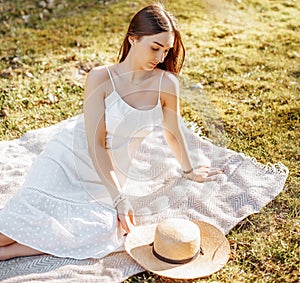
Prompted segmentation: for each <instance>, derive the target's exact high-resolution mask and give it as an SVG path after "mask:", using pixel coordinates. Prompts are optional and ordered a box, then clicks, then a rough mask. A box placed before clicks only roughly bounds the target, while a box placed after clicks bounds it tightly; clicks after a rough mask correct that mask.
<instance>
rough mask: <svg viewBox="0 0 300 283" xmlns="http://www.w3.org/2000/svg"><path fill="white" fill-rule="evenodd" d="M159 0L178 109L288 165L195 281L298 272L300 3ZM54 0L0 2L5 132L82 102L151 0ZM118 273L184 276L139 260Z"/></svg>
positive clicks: (274, 277) (51, 119)
mask: <svg viewBox="0 0 300 283" xmlns="http://www.w3.org/2000/svg"><path fill="white" fill-rule="evenodd" d="M163 2H164V3H165V5H166V6H167V7H168V8H169V9H170V10H171V11H172V12H173V13H174V14H175V16H177V18H178V20H179V25H180V27H181V29H182V32H183V39H184V41H185V44H186V48H187V59H186V62H185V65H184V68H183V71H182V74H181V77H180V79H181V82H182V87H181V88H182V116H183V117H184V118H185V120H186V121H189V122H193V123H194V124H196V125H197V126H196V128H197V130H198V132H199V133H201V134H203V135H205V136H207V137H208V138H210V139H212V140H213V141H214V142H216V143H220V144H222V145H223V146H227V147H228V148H231V149H233V150H236V151H239V152H243V153H245V154H247V155H250V156H253V157H255V158H256V159H257V160H258V161H260V162H263V163H276V162H279V161H280V162H282V163H283V164H285V165H286V166H287V167H288V168H289V170H290V175H289V178H288V181H287V184H286V188H285V190H284V192H282V193H281V194H280V195H279V196H278V197H277V198H276V199H275V200H274V201H272V202H271V203H270V204H269V205H267V206H266V207H265V208H264V209H263V210H262V211H261V212H260V213H258V214H255V215H252V216H250V217H248V218H247V219H245V220H244V221H242V222H241V223H240V224H239V225H238V226H237V227H235V228H234V229H233V230H232V231H231V232H230V233H229V235H228V238H229V240H230V244H231V250H232V254H231V259H230V261H229V263H228V264H227V265H226V266H225V267H224V268H223V269H222V270H221V271H220V272H218V273H216V274H213V275H212V276H210V277H209V278H206V279H205V280H200V279H199V280H194V282H230V283H231V282H298V281H297V280H298V279H299V265H300V263H299V258H300V254H299V250H300V247H299V241H298V238H299V233H300V223H299V222H300V217H299V209H300V201H299V198H300V196H299V184H300V181H299V179H300V174H299V159H300V157H299V155H300V145H299V140H300V126H299V125H300V97H299V96H300V95H299V93H300V79H299V78H300V37H299V33H300V22H299V18H300V8H299V3H298V2H297V1H293V0H287V1H283V0H282V1H281V0H278V1H272V0H269V1H267V0H266V1H258V0H228V1H224V0H201V1H190V0H186V1H184V0H178V1H171V0H169V1H167V0H166V1H163ZM51 3H52V2H51V1H48V2H47V1H33V0H32V1H29V0H25V1H17V0H14V1H2V2H0V11H1V13H0V20H1V22H2V23H3V24H2V25H0V34H1V37H0V50H1V53H0V54H1V58H0V77H1V82H0V87H1V94H0V121H1V125H0V139H1V140H9V139H14V138H17V137H20V136H22V135H23V134H24V133H25V132H27V131H28V130H31V129H36V128H40V127H45V126H49V125H52V124H55V123H57V122H59V121H61V120H63V119H66V118H69V117H72V116H74V115H76V114H78V113H80V112H81V111H82V101H83V100H82V94H83V88H84V81H85V78H86V74H87V72H88V71H89V70H90V69H91V68H92V67H94V66H97V65H103V64H112V63H114V62H115V60H116V55H117V53H118V50H119V46H120V43H121V41H122V38H123V35H124V33H125V30H126V28H127V23H128V22H129V19H130V18H131V16H132V15H133V14H134V13H135V11H136V10H137V9H139V8H141V7H142V6H144V5H145V4H148V3H149V1H141V0H140V1H87V0H86V1H79V0H75V1H71V0H68V1H66V0H57V1H54V2H53V3H54V4H53V5H52V4H51ZM50 4H51V5H50ZM194 126H195V125H194ZM126 282H181V281H174V280H171V281H170V280H168V279H165V278H159V277H158V276H155V275H153V274H149V273H147V272H145V273H143V274H139V275H137V276H133V277H132V278H130V279H128V280H127V281H126Z"/></svg>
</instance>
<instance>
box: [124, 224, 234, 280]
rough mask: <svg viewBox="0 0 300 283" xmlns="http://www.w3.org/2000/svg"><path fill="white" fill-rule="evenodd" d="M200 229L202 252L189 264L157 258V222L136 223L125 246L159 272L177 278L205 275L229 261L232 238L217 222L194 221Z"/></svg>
mask: <svg viewBox="0 0 300 283" xmlns="http://www.w3.org/2000/svg"><path fill="white" fill-rule="evenodd" d="M193 222H194V223H196V224H197V225H198V227H199V229H200V243H201V248H202V249H203V253H204V254H203V255H202V254H200V255H199V256H198V257H197V258H196V259H194V260H193V261H191V262H189V263H186V264H170V263H166V262H164V261H161V260H159V259H158V258H156V257H155V256H154V255H153V253H152V245H151V244H152V243H153V240H154V234H155V228H156V225H157V224H152V225H145V226H137V227H135V228H134V229H133V230H132V231H131V232H130V233H129V234H128V235H127V237H126V240H125V250H126V251H127V253H128V254H129V255H130V256H131V257H132V258H133V259H134V260H135V261H136V262H137V263H139V264H140V265H141V266H142V267H144V268H145V269H146V270H148V271H151V272H153V273H155V274H158V275H160V276H164V277H169V278H176V279H194V278H200V277H206V276H208V275H211V274H212V273H214V272H216V271H218V270H220V269H221V268H222V267H223V266H224V265H225V264H226V263H227V261H228V259H229V254H230V246H229V242H228V240H227V239H226V237H225V235H224V234H223V233H222V232H221V231H220V230H219V229H218V228H216V227H215V226H213V225H211V224H209V223H206V222H203V221H193Z"/></svg>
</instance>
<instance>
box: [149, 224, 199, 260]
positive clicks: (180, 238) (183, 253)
mask: <svg viewBox="0 0 300 283" xmlns="http://www.w3.org/2000/svg"><path fill="white" fill-rule="evenodd" d="M153 245H154V247H153V248H154V250H155V252H156V253H157V254H158V255H160V256H161V257H164V258H167V259H170V260H179V261H180V260H185V259H188V258H192V257H194V256H195V255H197V253H198V252H199V250H200V229H199V227H198V225H196V224H195V223H193V222H191V221H189V220H185V219H180V218H171V219H166V220H164V221H162V222H161V223H159V224H158V225H157V227H156V229H155V235H154V244H153Z"/></svg>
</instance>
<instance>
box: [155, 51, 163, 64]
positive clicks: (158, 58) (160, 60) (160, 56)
mask: <svg viewBox="0 0 300 283" xmlns="http://www.w3.org/2000/svg"><path fill="white" fill-rule="evenodd" d="M156 59H157V61H158V62H159V63H162V62H163V61H164V60H165V53H164V52H163V51H162V52H160V53H159V54H158V56H157V58H156Z"/></svg>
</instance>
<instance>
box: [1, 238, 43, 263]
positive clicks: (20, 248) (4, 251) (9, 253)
mask: <svg viewBox="0 0 300 283" xmlns="http://www.w3.org/2000/svg"><path fill="white" fill-rule="evenodd" d="M40 254H44V253H43V252H41V251H38V250H35V249H32V248H30V247H27V246H24V245H22V244H19V243H16V242H15V243H13V244H11V245H7V246H5V247H0V261H1V260H6V259H10V258H14V257H18V256H31V255H40Z"/></svg>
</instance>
